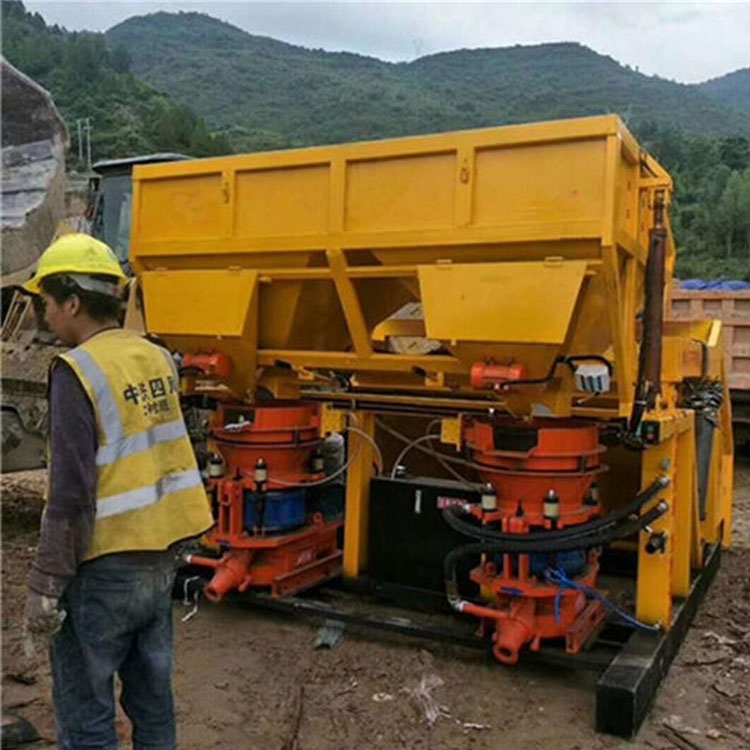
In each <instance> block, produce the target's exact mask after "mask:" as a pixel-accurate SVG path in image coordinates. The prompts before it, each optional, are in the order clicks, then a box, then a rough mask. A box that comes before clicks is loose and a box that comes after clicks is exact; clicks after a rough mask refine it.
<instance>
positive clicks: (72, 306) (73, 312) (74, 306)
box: [63, 294, 83, 318]
mask: <svg viewBox="0 0 750 750" xmlns="http://www.w3.org/2000/svg"><path fill="white" fill-rule="evenodd" d="M63 309H64V310H65V312H66V313H67V314H68V315H70V317H71V318H75V317H76V316H78V315H79V314H80V313H81V312H82V311H83V305H81V298H80V297H79V296H78V295H77V294H71V295H70V297H68V298H67V299H66V300H65V302H63Z"/></svg>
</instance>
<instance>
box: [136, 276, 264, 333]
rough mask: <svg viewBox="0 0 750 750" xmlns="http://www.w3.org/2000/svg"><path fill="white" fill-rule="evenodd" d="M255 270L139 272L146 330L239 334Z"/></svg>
mask: <svg viewBox="0 0 750 750" xmlns="http://www.w3.org/2000/svg"><path fill="white" fill-rule="evenodd" d="M257 277H258V274H257V271H239V270H226V271H170V272H169V273H166V272H162V271H147V272H145V273H143V274H142V275H141V284H142V286H143V295H144V300H145V306H146V310H145V317H146V324H147V326H148V330H149V331H151V332H153V333H158V334H162V335H189V336H241V335H242V334H243V331H244V330H245V325H246V322H247V317H248V312H249V310H250V304H251V302H252V300H253V294H254V292H255V286H256V282H257Z"/></svg>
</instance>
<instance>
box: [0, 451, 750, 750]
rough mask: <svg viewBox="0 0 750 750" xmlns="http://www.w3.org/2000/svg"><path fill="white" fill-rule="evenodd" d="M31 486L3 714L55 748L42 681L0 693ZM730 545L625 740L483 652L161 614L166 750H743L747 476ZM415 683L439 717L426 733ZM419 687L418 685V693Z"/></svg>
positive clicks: (35, 478)
mask: <svg viewBox="0 0 750 750" xmlns="http://www.w3.org/2000/svg"><path fill="white" fill-rule="evenodd" d="M42 481H43V479H42V478H41V475H40V474H39V473H28V474H16V475H10V476H6V477H3V479H2V490H3V499H2V520H3V529H2V556H3V560H2V562H3V571H2V595H3V598H2V604H3V607H2V635H3V639H2V640H3V643H2V656H3V664H2V668H3V678H2V689H3V694H2V702H3V706H4V708H14V709H15V710H16V711H17V713H18V714H20V715H21V716H23V717H25V718H26V719H28V720H29V721H30V722H32V723H33V724H34V725H35V726H36V728H37V729H38V730H39V733H40V734H41V736H42V740H41V741H39V742H37V743H34V744H33V745H28V747H51V746H53V745H54V741H53V740H52V739H51V738H53V736H54V730H53V719H52V713H51V707H50V700H49V693H50V680H49V670H48V668H45V669H44V670H43V674H42V677H41V679H40V681H39V682H38V683H37V684H35V685H30V686H29V685H22V684H19V683H18V682H16V681H14V680H13V679H12V678H11V677H10V674H11V673H12V672H13V667H14V664H15V663H16V659H17V653H18V652H17V649H18V645H19V644H18V642H19V628H20V622H21V616H22V611H23V601H24V596H25V579H26V575H27V571H28V568H29V564H30V561H31V559H32V556H33V554H34V545H35V543H36V528H37V524H38V515H39V508H40V500H39V493H40V489H41V485H42ZM735 481H736V490H735V545H734V547H733V549H732V550H730V551H729V552H727V553H726V554H725V556H724V559H723V563H722V568H721V570H720V572H719V574H718V578H717V580H716V582H715V584H714V586H713V587H712V589H711V591H710V593H709V595H708V598H707V600H706V601H705V603H704V605H703V606H702V608H701V610H700V612H699V614H698V616H697V618H696V620H695V622H694V625H693V627H692V629H691V631H690V634H689V636H688V638H687V641H686V642H685V643H684V644H683V647H682V649H681V651H680V653H679V654H678V656H677V658H676V660H675V662H674V664H673V666H672V668H671V671H670V673H669V676H668V677H667V679H666V681H665V682H664V684H663V686H662V689H661V692H660V693H659V696H658V698H657V700H656V703H655V705H654V707H653V710H652V711H651V714H650V716H649V718H648V719H647V721H646V722H645V724H644V726H643V728H642V730H641V732H640V733H639V735H638V737H637V739H636V740H635V741H634V742H632V743H629V742H625V741H623V740H619V739H616V738H613V737H609V736H603V735H597V734H596V733H595V732H594V730H593V712H594V685H595V679H596V677H595V675H593V674H590V673H583V672H573V671H568V670H563V669H551V668H541V667H537V666H535V667H530V666H528V665H523V666H521V667H519V668H512V669H509V668H505V667H501V666H500V665H498V664H495V663H493V662H492V661H491V660H489V659H488V658H487V657H486V656H485V655H484V654H483V653H481V652H479V651H474V650H470V649H466V648H461V647H457V646H447V645H439V644H433V643H431V642H425V641H417V640H412V639H407V638H403V637H399V636H391V635H383V634H378V633H377V632H374V631H364V630H356V629H352V628H348V629H347V630H346V632H345V634H344V637H343V639H342V640H341V642H340V643H338V645H336V646H335V647H334V648H331V649H322V650H321V649H318V650H316V649H315V648H314V643H315V639H316V635H317V633H318V628H319V627H320V623H315V622H312V621H304V620H299V619H293V618H291V617H286V616H283V615H277V614H267V613H262V612H259V611H257V610H253V609H250V608H249V607H247V606H245V605H242V604H240V603H225V604H222V605H220V606H213V605H210V604H209V603H207V602H204V603H202V605H201V607H200V609H199V610H198V612H197V614H196V615H195V616H194V617H192V618H191V619H189V620H188V621H187V622H182V621H181V618H182V617H183V615H184V614H185V613H186V612H187V611H188V610H187V609H185V608H184V607H183V606H182V604H181V603H179V602H178V603H176V604H175V611H174V616H175V662H176V665H175V697H176V703H177V723H178V732H179V747H180V748H181V750H207V749H209V748H213V749H216V750H230V749H231V750H244V749H247V750H252V749H254V748H258V749H259V750H260V749H262V750H328V749H331V750H333V749H334V748H335V749H336V750H339V749H345V748H378V749H379V748H382V749H383V750H390V749H392V748H414V749H415V750H417V749H419V748H424V749H426V750H427V749H433V748H434V749H435V750H437V749H438V748H441V749H442V748H445V750H458V749H459V748H461V749H463V748H470V749H471V750H482V749H484V748H487V749H488V750H489V748H493V749H495V748H509V749H512V750H532V749H534V750H536V749H539V750H542V749H544V750H548V749H550V748H554V749H555V750H558V749H559V750H610V749H612V750H615V749H617V748H633V747H637V748H657V749H659V750H674V749H675V748H677V749H678V750H696V749H697V750H709V749H711V748H715V749H716V750H719V749H721V750H740V749H741V748H748V747H750V701H748V699H747V696H748V695H749V694H750V462H749V461H747V460H744V462H742V463H739V464H738V466H737V471H736V480H735ZM420 684H423V685H424V686H425V692H426V694H427V695H429V696H430V697H431V698H432V700H433V702H434V704H435V705H436V706H438V707H442V711H441V714H442V715H441V716H440V717H439V718H438V719H437V720H436V721H435V722H434V724H433V725H432V726H430V725H429V723H428V721H427V720H426V712H425V704H424V703H420V701H419V700H418V699H417V698H416V697H415V693H417V692H418V688H419V686H420ZM430 686H432V687H431V688H430Z"/></svg>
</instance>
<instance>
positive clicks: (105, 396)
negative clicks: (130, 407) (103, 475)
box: [67, 348, 122, 463]
mask: <svg viewBox="0 0 750 750" xmlns="http://www.w3.org/2000/svg"><path fill="white" fill-rule="evenodd" d="M67 356H68V357H70V358H71V359H74V360H75V361H76V363H77V364H78V366H79V367H80V368H81V372H83V374H84V376H85V377H86V380H88V381H89V383H90V384H91V387H92V388H93V389H94V396H95V398H96V406H97V408H98V409H99V416H100V417H101V426H102V430H103V431H104V435H105V436H106V438H107V443H116V442H117V441H118V440H121V439H122V421H121V420H120V412H119V411H118V409H117V401H115V398H114V396H113V395H112V391H111V390H110V389H109V383H107V378H106V376H105V374H104V373H103V372H102V370H101V368H100V367H99V365H97V364H96V362H94V358H93V357H92V356H91V355H90V354H89V353H88V352H86V351H84V350H83V349H80V348H79V349H73V350H71V351H69V352H68V354H67ZM97 463H99V462H98V461H97Z"/></svg>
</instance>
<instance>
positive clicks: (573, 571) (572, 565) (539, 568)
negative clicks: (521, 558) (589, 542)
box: [529, 549, 588, 576]
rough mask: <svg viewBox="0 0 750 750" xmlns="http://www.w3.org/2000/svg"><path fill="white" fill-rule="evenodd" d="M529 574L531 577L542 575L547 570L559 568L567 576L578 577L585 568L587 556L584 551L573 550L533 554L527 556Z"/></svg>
mask: <svg viewBox="0 0 750 750" xmlns="http://www.w3.org/2000/svg"><path fill="white" fill-rule="evenodd" d="M529 557H530V558H531V559H530V561H529V564H530V568H531V573H532V574H533V575H538V576H541V575H544V571H545V570H547V569H548V568H560V569H562V570H563V571H564V572H565V575H567V576H575V575H578V574H579V573H580V572H581V571H582V570H583V569H584V567H585V566H586V560H587V559H588V555H587V554H586V550H583V549H574V550H569V551H568V552H555V553H552V554H548V553H546V552H535V553H533V554H531V555H529Z"/></svg>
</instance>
